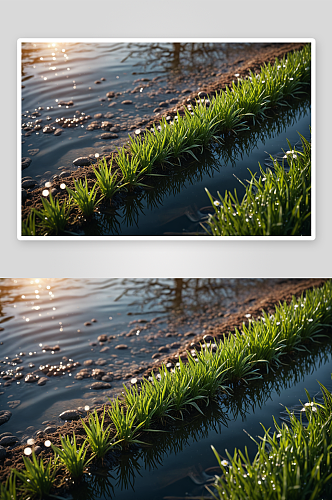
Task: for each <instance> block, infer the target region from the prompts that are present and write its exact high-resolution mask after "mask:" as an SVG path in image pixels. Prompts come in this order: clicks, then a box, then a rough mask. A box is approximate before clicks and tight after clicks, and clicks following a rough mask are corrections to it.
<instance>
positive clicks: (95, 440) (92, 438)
mask: <svg viewBox="0 0 332 500" xmlns="http://www.w3.org/2000/svg"><path fill="white" fill-rule="evenodd" d="M104 418H105V410H104V414H103V416H102V419H101V422H100V420H99V417H98V414H97V412H96V410H95V411H94V413H93V414H90V415H89V424H88V425H87V424H86V423H85V422H84V421H83V420H81V422H82V425H83V427H84V430H85V432H86V435H87V442H88V444H89V446H90V448H91V450H92V452H93V453H94V456H95V457H97V458H98V459H100V458H101V459H103V458H104V456H105V455H106V453H107V452H108V451H109V450H110V449H111V448H112V447H113V446H114V445H113V443H111V441H110V432H111V430H110V425H109V426H108V427H107V428H106V429H105V430H104Z"/></svg>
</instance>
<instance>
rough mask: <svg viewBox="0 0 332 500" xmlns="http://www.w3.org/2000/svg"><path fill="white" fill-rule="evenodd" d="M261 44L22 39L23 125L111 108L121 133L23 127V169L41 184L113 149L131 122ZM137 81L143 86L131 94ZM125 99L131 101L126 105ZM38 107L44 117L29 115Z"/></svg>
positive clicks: (82, 128)
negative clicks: (57, 132) (106, 135)
mask: <svg viewBox="0 0 332 500" xmlns="http://www.w3.org/2000/svg"><path fill="white" fill-rule="evenodd" d="M262 45H264V44H261V43H257V44H250V43H184V42H182V43H159V42H154V43H153V42H149V43H144V42H141V43H139V42H137V43H136V42H131V43H119V42H117V43H102V42H100V43H91V42H90V43H87V42H81V43H73V42H55V43H37V42H36V43H32V42H29V43H24V44H23V50H22V80H21V81H22V86H23V87H24V88H23V89H22V97H23V99H24V100H23V101H22V126H23V125H25V126H26V125H28V123H30V122H31V123H35V120H36V119H38V120H42V122H41V125H42V127H44V126H45V125H49V124H50V123H53V122H55V120H56V119H57V118H60V117H64V118H73V117H77V116H82V114H83V116H84V114H85V115H89V114H90V115H91V116H92V117H93V116H94V115H95V114H96V113H103V114H104V115H105V114H106V113H111V114H112V116H111V117H110V120H111V121H112V124H114V125H116V126H118V127H119V128H120V130H119V132H117V133H118V135H119V139H112V140H106V141H105V140H100V135H101V132H102V131H101V130H94V131H89V132H88V131H86V125H83V126H77V127H76V126H74V127H72V128H66V129H63V131H62V134H61V136H58V137H55V136H54V135H53V134H44V133H43V132H42V129H41V130H39V131H37V132H36V131H33V132H31V135H28V136H25V134H26V132H25V131H24V130H22V134H23V137H22V141H23V144H22V156H23V157H30V158H31V159H32V163H31V165H30V166H29V167H28V168H27V169H25V170H24V172H23V176H32V177H33V178H36V179H38V181H39V182H40V183H41V184H42V182H43V181H45V180H49V179H50V177H51V176H52V175H54V174H59V171H61V170H63V169H67V170H68V169H71V168H73V164H72V162H73V160H74V159H75V158H77V157H79V156H88V155H89V154H95V153H100V154H102V153H103V152H105V151H106V150H107V148H109V147H111V149H112V150H114V149H115V146H116V145H119V144H120V143H121V140H123V139H125V138H126V139H127V138H128V126H130V125H132V124H133V123H135V120H139V119H142V118H144V117H145V118H150V117H151V116H152V115H153V114H154V112H153V110H154V109H155V108H157V107H158V105H159V103H160V102H165V101H166V100H170V99H175V98H178V97H179V96H180V97H183V93H182V91H183V90H186V89H189V90H191V91H195V90H199V88H200V86H202V84H204V83H208V82H209V81H212V80H213V79H215V77H216V74H217V73H223V72H226V71H227V70H228V68H229V65H230V64H232V63H233V62H234V61H235V60H236V59H240V60H242V62H243V60H244V59H245V58H247V57H248V56H253V55H255V53H256V52H257V51H258V49H259V48H261V46H262ZM238 65H241V62H239V64H238ZM102 78H104V80H101V79H102ZM142 79H143V80H142ZM96 81H97V82H99V83H97V84H96V83H95V82H96ZM135 88H137V91H135V93H132V91H133V90H134V89H135ZM110 91H112V92H115V93H120V92H121V95H118V96H115V97H114V98H113V99H112V100H111V102H109V101H108V100H107V98H106V93H107V92H110ZM101 99H103V100H101ZM71 100H72V101H73V102H74V105H73V106H65V105H62V106H60V105H59V103H60V101H64V102H69V101H71ZM124 100H131V101H132V102H133V103H132V104H130V105H128V104H127V105H122V104H121V103H122V102H123V101H124ZM170 106H172V104H170ZM39 108H43V109H39ZM35 111H37V112H39V113H40V116H37V117H34V116H31V113H33V112H35ZM48 117H49V119H48ZM107 119H108V118H107ZM90 122H91V120H90V121H88V122H86V123H87V124H88V123H90ZM121 128H123V130H121ZM105 148H106V149H105ZM37 150H39V151H38V152H37V153H35V152H34V151H37Z"/></svg>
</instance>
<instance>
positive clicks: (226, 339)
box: [5, 280, 332, 500]
mask: <svg viewBox="0 0 332 500" xmlns="http://www.w3.org/2000/svg"><path fill="white" fill-rule="evenodd" d="M331 325H332V281H331V280H328V281H327V282H325V283H324V285H323V286H322V287H320V288H318V289H313V290H308V291H307V292H306V294H305V295H304V294H302V295H301V297H299V298H295V297H293V298H292V300H291V302H290V303H289V304H287V303H280V304H279V305H278V306H277V307H276V308H275V312H274V314H267V313H265V312H264V311H262V313H261V315H260V317H258V318H256V319H255V318H250V320H249V323H248V324H247V325H245V324H244V323H243V325H242V327H241V329H240V330H237V329H235V332H234V333H233V334H231V333H230V334H229V335H224V336H223V339H222V340H220V341H217V340H216V341H215V343H211V342H207V343H204V344H202V345H201V349H196V350H194V349H193V350H191V352H188V353H187V361H186V362H185V361H182V360H181V359H179V362H178V364H177V365H176V366H174V367H173V368H172V369H171V370H170V371H168V370H167V369H166V367H165V366H162V367H161V368H160V369H159V370H158V372H157V373H152V375H151V377H149V378H148V379H143V381H142V383H141V387H140V388H137V387H131V388H126V387H124V391H123V396H122V397H121V398H117V399H116V400H114V401H110V406H109V408H108V410H107V414H108V417H109V418H110V420H111V424H110V425H111V427H110V426H108V427H107V428H106V429H104V428H103V427H104V416H105V414H104V415H103V417H102V419H101V421H99V419H98V416H97V414H96V413H94V415H90V416H89V422H88V423H87V424H85V425H84V428H85V430H86V432H87V439H86V440H85V441H84V443H83V444H82V446H80V447H79V448H78V447H77V445H76V438H75V434H74V435H73V438H72V442H71V441H70V437H69V436H66V438H61V447H62V449H60V448H57V447H55V446H52V449H53V451H54V453H55V457H56V460H59V461H60V463H61V464H62V465H64V466H65V467H66V469H67V470H68V471H69V474H70V475H71V476H72V478H74V479H79V478H81V477H82V475H83V473H84V470H85V468H86V466H87V465H88V464H89V463H90V461H91V460H92V459H93V457H97V456H98V452H99V457H102V456H105V454H106V453H107V451H108V450H109V449H110V447H109V446H110V445H111V446H114V445H115V444H120V445H121V447H122V448H123V449H125V450H126V449H128V448H129V446H130V445H131V444H136V445H141V444H145V443H144V442H143V441H141V435H142V434H143V432H146V431H149V432H152V431H154V432H160V429H161V426H162V425H163V424H165V423H166V422H170V420H171V421H172V422H173V423H175V422H176V421H178V420H179V419H183V418H184V415H185V413H189V412H191V411H198V412H200V413H203V414H204V408H205V407H206V406H207V405H208V404H209V403H210V401H211V400H212V399H213V398H214V397H215V396H216V395H217V394H218V392H220V391H223V392H225V393H228V394H229V395H230V396H231V394H232V384H233V383H235V384H236V385H237V384H238V383H239V382H242V383H247V382H248V381H250V380H252V379H255V378H257V377H259V378H261V377H262V375H263V374H264V372H267V371H269V370H270V369H272V370H273V368H275V367H279V366H281V365H282V364H285V363H286V362H287V358H286V357H285V356H284V355H286V354H291V353H296V352H299V351H302V350H308V348H309V346H310V341H313V342H317V341H319V339H320V338H322V337H324V336H326V335H324V334H323V332H324V330H326V329H327V328H329V327H331ZM323 392H324V390H323ZM324 395H325V398H326V401H325V403H324V404H325V407H324V408H323V407H322V406H321V407H319V408H320V411H321V413H320V415H321V416H322V418H323V417H324V418H325V419H326V421H328V422H330V420H331V417H330V415H331V409H332V399H329V397H328V394H327V393H326V392H324ZM327 403H328V406H327ZM316 406H317V407H318V404H317V405H316ZM305 408H306V409H307V411H308V412H310V411H311V412H312V409H310V408H312V406H311V405H310V408H309V406H308V407H307V406H305ZM310 415H311V413H310ZM314 417H315V416H314ZM314 417H313V418H314ZM319 429H320V435H322V429H323V426H321V427H319ZM109 430H110V431H111V432H110V433H109ZM281 431H282V429H281V430H279V431H278V433H279V434H282V432H281ZM111 434H113V435H112V437H111ZM110 437H111V439H110ZM266 439H267V438H266ZM115 440H116V441H117V442H115ZM87 442H89V446H90V449H91V451H92V452H93V454H94V455H93V456H92V457H91V458H90V459H89V460H86V453H87V450H88V447H86V444H87ZM111 443H112V444H111ZM279 448H280V444H278V449H279ZM104 452H105V453H104ZM276 452H277V450H276ZM319 457H320V455H318V456H317V457H316V460H318V459H319ZM245 458H246V457H245ZM240 459H241V460H243V458H242V456H241V457H240V458H238V457H236V460H239V463H240V461H241V460H240ZM278 460H279V458H278ZM324 460H325V458H324ZM29 462H30V463H31V461H29ZM278 463H279V462H278ZM319 464H320V462H319ZM319 464H318V463H317V464H316V465H319ZM247 465H248V464H247ZM248 466H249V465H248ZM314 466H315V463H313V467H314ZM40 467H41V466H39V468H40ZM239 467H240V465H239ZM271 470H272V469H271ZM308 470H309V469H308ZM310 470H313V469H310ZM316 470H317V468H316V469H315V471H316ZM322 477H323V478H324V477H325V476H322ZM285 480H286V479H285ZM287 481H288V479H287ZM290 481H291V480H290ZM287 484H288V483H287ZM289 484H291V483H289ZM315 487H316V486H315ZM230 498H234V499H235V498H237V497H230ZM238 498H239V500H240V499H241V498H242V497H238ZM257 498H260V497H257ZM278 498H279V497H278ZM281 498H282V496H281V497H280V499H281ZM308 498H309V497H308ZM253 499H255V497H254V496H253ZM5 500H7V499H5Z"/></svg>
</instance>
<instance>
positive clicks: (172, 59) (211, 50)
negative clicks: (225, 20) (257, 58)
mask: <svg viewBox="0 0 332 500" xmlns="http://www.w3.org/2000/svg"><path fill="white" fill-rule="evenodd" d="M261 45H262V44H250V43H243V44H231V43H212V42H202V43H189V42H181V43H179V42H174V43H160V42H149V43H144V42H139V43H129V44H128V45H127V49H128V51H129V52H128V54H127V55H126V56H125V58H124V59H122V61H121V63H124V62H126V61H128V60H131V62H132V64H133V67H139V69H140V70H141V71H142V68H141V67H142V56H143V71H144V72H153V71H155V70H156V69H158V70H160V68H162V69H163V70H164V71H165V72H185V71H192V70H193V69H195V70H196V71H197V70H198V69H199V68H200V67H203V68H204V69H206V68H207V66H208V67H209V68H212V67H215V65H216V64H218V63H219V65H220V63H222V62H230V61H233V60H234V59H236V58H239V56H240V54H241V51H245V53H246V55H248V54H253V53H255V51H256V50H257V49H258V48H260V47H261ZM136 60H137V62H135V61H136Z"/></svg>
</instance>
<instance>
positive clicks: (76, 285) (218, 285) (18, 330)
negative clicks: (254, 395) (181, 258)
mask: <svg viewBox="0 0 332 500" xmlns="http://www.w3.org/2000/svg"><path fill="white" fill-rule="evenodd" d="M274 282H275V280H262V279H256V280H255V279H243V280H236V279H235V280H234V279H204V278H203V279H179V278H178V279H104V280H103V279H46V278H45V279H36V280H33V279H2V280H1V281H0V327H1V328H3V330H0V342H1V344H0V371H1V376H2V377H3V376H5V375H6V371H8V370H16V368H19V367H22V366H23V367H24V371H23V373H24V375H25V376H26V375H27V373H33V372H36V374H38V375H39V376H43V373H42V372H41V371H40V370H39V366H40V365H41V366H45V364H51V365H56V366H59V364H60V363H63V364H67V363H68V362H69V363H71V361H69V360H73V362H79V363H81V364H82V368H83V362H84V361H85V360H88V359H91V360H93V361H94V362H95V363H98V362H99V361H100V360H102V361H103V364H100V365H96V366H94V367H95V368H97V367H100V368H103V369H105V370H106V371H111V372H113V373H114V374H115V375H117V376H118V377H119V379H118V380H114V381H113V382H112V387H111V389H108V390H102V391H94V392H93V391H92V390H91V389H90V387H91V383H92V382H95V380H94V379H83V380H76V379H75V378H74V377H75V373H77V372H78V371H79V368H77V369H76V370H74V371H72V372H70V373H66V374H65V375H62V376H59V377H51V378H49V380H48V381H47V383H46V385H44V386H41V387H40V386H37V384H36V383H25V382H24V378H23V379H21V380H19V381H17V382H16V381H15V382H13V383H12V384H11V385H10V386H4V383H5V379H2V380H1V381H0V393H1V395H0V409H1V410H3V409H9V410H10V411H12V414H13V415H12V417H11V419H10V420H9V422H8V423H6V424H5V425H3V426H2V427H1V432H5V431H7V430H8V431H11V432H17V431H25V429H26V427H29V426H34V427H35V429H37V428H40V427H42V425H41V424H42V422H43V421H46V420H51V421H54V422H56V423H57V424H60V423H61V420H60V419H58V415H59V414H60V413H61V412H62V411H64V410H66V409H72V408H77V407H84V406H85V405H90V406H92V405H93V404H95V403H96V401H107V396H112V395H114V393H115V392H117V391H119V388H120V387H122V383H123V380H124V377H125V375H126V374H127V372H128V371H129V370H131V369H133V366H136V367H143V368H144V367H145V366H146V365H148V364H149V365H151V363H152V362H153V359H152V358H151V356H152V355H153V353H155V352H156V351H158V348H159V347H161V346H165V345H169V344H171V343H174V342H176V341H179V340H181V337H182V336H183V335H184V334H185V333H186V332H188V331H192V332H193V333H195V334H198V333H202V331H203V330H204V329H206V328H208V326H210V325H213V324H214V323H215V322H220V321H222V318H221V317H220V315H221V314H225V313H226V312H231V313H234V312H237V311H238V310H239V308H241V307H243V303H244V302H245V301H246V300H247V299H249V298H253V297H255V298H258V297H260V296H264V294H265V293H266V292H267V290H268V289H270V288H271V286H272V284H273V283H274ZM91 319H96V320H97V322H92V323H91V324H90V325H88V326H85V325H84V323H86V322H91ZM152 319H153V320H154V321H153V322H150V321H151V320H152ZM144 322H148V323H144ZM130 332H131V333H130ZM101 334H107V335H114V337H115V338H114V339H113V340H112V341H111V342H107V343H106V344H102V345H100V344H99V342H98V340H97V337H98V336H99V335H101ZM90 343H94V344H95V345H90ZM56 344H58V345H59V347H60V351H53V352H52V351H46V352H44V347H45V346H47V345H48V346H49V347H54V346H55V345H56ZM119 344H125V345H127V346H128V348H127V349H124V350H118V349H115V346H117V345H119ZM103 347H106V350H104V352H100V351H101V350H102V349H103ZM107 348H109V349H107ZM171 350H172V349H171ZM174 352H175V351H174ZM20 353H25V355H21V354H20ZM63 356H65V357H66V358H67V361H66V360H64V359H63ZM16 357H19V358H20V359H21V360H22V363H18V364H17V363H16V362H12V360H13V359H15V358H16ZM30 363H32V364H33V365H34V366H31V367H29V364H30ZM13 401H15V402H18V405H17V406H15V403H13ZM12 405H14V406H15V407H13V408H12ZM1 432H0V433H1ZM27 432H30V434H31V432H33V431H31V430H30V431H27Z"/></svg>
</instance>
